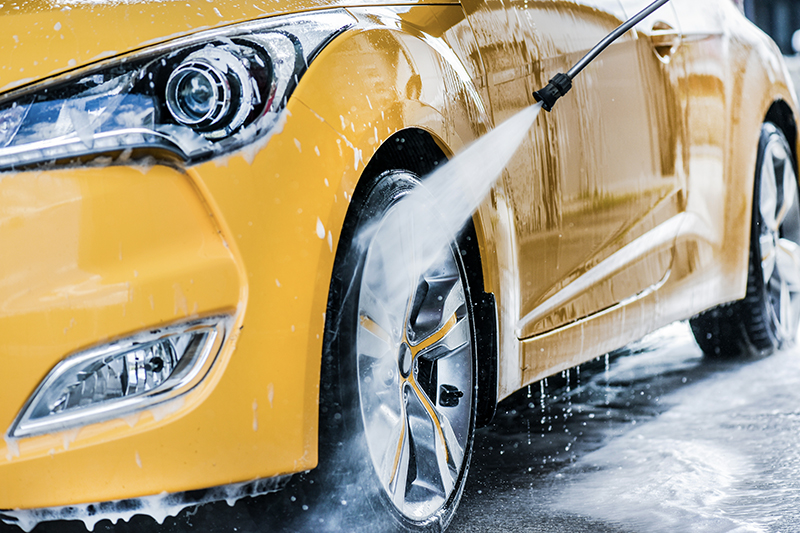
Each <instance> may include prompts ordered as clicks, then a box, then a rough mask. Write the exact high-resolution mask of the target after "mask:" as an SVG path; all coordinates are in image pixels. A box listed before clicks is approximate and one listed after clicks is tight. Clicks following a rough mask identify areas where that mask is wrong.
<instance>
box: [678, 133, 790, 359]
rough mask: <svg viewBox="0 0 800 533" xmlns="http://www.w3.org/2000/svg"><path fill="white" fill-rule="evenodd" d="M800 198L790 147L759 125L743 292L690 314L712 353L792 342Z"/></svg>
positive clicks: (763, 349)
mask: <svg viewBox="0 0 800 533" xmlns="http://www.w3.org/2000/svg"><path fill="white" fill-rule="evenodd" d="M799 243H800V198H798V191H797V174H796V171H795V166H794V163H793V158H792V151H791V149H790V148H789V144H788V143H787V142H786V138H785V137H784V135H783V133H782V132H781V131H780V130H779V129H778V128H777V127H776V126H775V125H774V124H772V123H769V122H768V123H765V124H764V125H763V126H762V128H761V137H760V139H759V143H758V157H757V163H756V174H755V189H754V192H753V212H752V229H751V235H750V260H749V267H748V278H747V293H746V295H745V298H744V299H742V300H739V301H736V302H733V303H730V304H726V305H723V306H720V307H716V308H714V309H711V310H709V311H706V312H705V313H702V314H700V315H698V316H696V317H695V318H693V319H691V320H690V322H689V323H690V325H691V327H692V332H693V333H694V337H695V339H696V340H697V344H698V345H699V346H700V348H701V349H702V350H703V352H704V353H705V354H706V356H708V357H713V358H728V357H737V356H754V355H761V356H763V355H768V354H770V353H772V352H773V351H775V350H776V349H779V348H783V347H786V346H789V345H791V344H793V343H794V339H795V336H796V335H797V324H798V319H799V318H800V246H798V244H799Z"/></svg>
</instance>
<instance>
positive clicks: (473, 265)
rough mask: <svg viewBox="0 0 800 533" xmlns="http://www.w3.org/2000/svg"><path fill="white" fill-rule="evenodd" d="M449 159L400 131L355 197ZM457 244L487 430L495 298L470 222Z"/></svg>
mask: <svg viewBox="0 0 800 533" xmlns="http://www.w3.org/2000/svg"><path fill="white" fill-rule="evenodd" d="M447 159H448V158H447V154H445V152H444V151H443V150H442V148H441V147H440V146H439V144H438V143H437V142H436V140H435V139H434V137H433V136H432V135H431V134H430V133H428V132H427V131H425V130H421V129H417V128H413V129H406V130H402V131H399V132H397V133H395V134H394V135H392V136H391V137H389V139H387V140H386V142H384V143H383V144H382V145H381V146H380V148H378V151H377V152H376V153H375V155H374V156H373V157H372V158H371V159H370V161H369V163H367V166H366V168H365V169H364V174H363V175H362V177H361V180H360V181H359V184H358V186H357V187H356V191H355V193H354V194H355V195H356V197H358V194H359V191H360V190H361V189H362V188H365V187H368V186H369V185H370V184H371V182H372V181H373V180H375V179H377V178H378V176H380V175H381V174H382V173H383V172H385V171H387V170H392V169H404V170H410V171H412V172H414V173H415V174H417V175H418V176H425V175H427V174H430V173H431V172H432V171H433V170H434V169H435V168H436V167H437V166H439V165H440V164H443V163H445V162H446V161H447ZM458 240H459V247H460V249H461V257H462V260H463V262H464V267H465V271H466V276H467V281H468V284H469V289H470V297H471V300H472V307H473V315H474V316H475V329H476V337H477V339H476V342H477V347H476V349H477V351H478V354H479V355H480V354H485V355H483V356H482V357H481V356H479V357H478V372H477V375H478V398H477V411H478V412H477V413H476V421H477V425H478V426H485V425H486V424H488V423H489V422H490V421H491V420H492V417H493V416H494V412H495V409H496V407H497V356H498V340H497V337H498V335H497V306H496V304H495V299H494V295H493V294H491V293H485V292H484V291H483V288H484V286H485V285H484V282H483V267H482V265H481V257H480V248H479V246H478V238H477V234H476V232H475V225H474V224H473V223H472V220H471V219H470V220H469V222H468V223H467V225H466V227H465V228H464V230H463V232H462V234H461V235H460V236H459V239H458Z"/></svg>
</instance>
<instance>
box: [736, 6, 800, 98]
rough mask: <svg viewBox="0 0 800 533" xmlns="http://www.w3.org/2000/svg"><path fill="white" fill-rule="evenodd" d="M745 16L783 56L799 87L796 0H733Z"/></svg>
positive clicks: (799, 8)
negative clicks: (766, 34)
mask: <svg viewBox="0 0 800 533" xmlns="http://www.w3.org/2000/svg"><path fill="white" fill-rule="evenodd" d="M734 2H736V3H737V4H739V6H740V7H743V8H744V13H745V15H747V18H749V19H750V20H752V21H753V22H755V24H756V25H757V26H758V27H759V28H761V29H762V30H764V31H765V32H766V33H768V34H769V35H770V36H771V37H772V38H773V39H774V40H775V42H776V43H777V44H778V46H779V47H780V49H781V52H783V55H784V56H786V65H787V67H788V68H789V73H790V74H791V75H792V79H793V80H794V85H795V90H798V88H800V55H799V54H798V52H800V0H734Z"/></svg>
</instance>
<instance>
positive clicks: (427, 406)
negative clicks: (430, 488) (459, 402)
mask: <svg viewBox="0 0 800 533" xmlns="http://www.w3.org/2000/svg"><path fill="white" fill-rule="evenodd" d="M453 318H455V315H453ZM448 322H449V321H448ZM408 382H409V383H410V384H411V387H412V388H413V389H414V390H415V391H416V393H417V398H419V401H420V402H422V406H423V407H424V408H425V410H426V411H428V415H429V416H430V417H431V420H432V421H433V425H434V426H435V427H436V432H437V433H438V434H439V438H440V439H442V444H444V459H445V461H449V460H450V450H449V449H448V448H447V440H446V439H445V438H444V430H443V429H442V423H441V422H439V416H438V415H437V414H436V410H435V409H434V408H433V404H431V402H430V400H429V399H428V395H427V394H425V393H424V392H423V391H422V389H420V388H419V386H418V385H417V380H416V379H415V378H414V373H413V372H412V373H411V375H410V376H408Z"/></svg>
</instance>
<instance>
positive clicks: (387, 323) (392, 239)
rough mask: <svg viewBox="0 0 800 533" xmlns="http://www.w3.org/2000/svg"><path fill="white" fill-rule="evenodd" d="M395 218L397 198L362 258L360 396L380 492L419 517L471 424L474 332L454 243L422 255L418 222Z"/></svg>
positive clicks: (439, 493)
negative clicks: (415, 225)
mask: <svg viewBox="0 0 800 533" xmlns="http://www.w3.org/2000/svg"><path fill="white" fill-rule="evenodd" d="M398 217H401V214H400V211H399V210H398V209H397V205H395V206H393V207H390V208H389V210H388V211H386V213H385V214H384V216H383V217H382V219H381V220H380V222H379V223H378V225H377V227H376V228H375V230H374V232H373V233H372V235H371V237H372V238H371V242H370V244H369V248H368V250H367V254H366V256H365V259H364V265H363V275H362V278H361V282H360V291H359V300H358V321H359V323H358V328H357V335H356V337H357V338H356V353H357V367H358V374H357V375H358V394H359V404H360V410H361V416H362V420H363V427H364V432H365V438H366V442H367V447H368V449H369V454H370V458H371V460H372V465H373V467H374V469H375V472H376V474H377V477H378V479H379V481H380V485H381V487H382V490H383V491H384V493H385V496H387V498H388V499H389V501H391V503H392V505H393V506H394V507H395V508H396V510H397V511H398V512H399V513H400V514H401V515H403V516H404V517H406V518H408V519H410V520H413V521H422V520H425V519H426V518H428V517H430V516H432V515H433V514H435V513H436V512H437V511H438V510H439V509H441V508H442V507H443V506H445V505H446V504H447V502H448V500H449V499H450V498H451V496H452V495H453V493H454V492H455V491H456V490H457V488H458V486H459V484H460V481H459V480H460V476H461V474H462V469H463V468H464V455H465V453H466V451H467V447H468V446H469V439H470V431H471V429H472V428H471V423H472V412H471V410H472V405H473V394H474V392H473V368H472V365H473V362H472V358H473V346H472V342H473V341H472V338H473V337H472V334H471V331H472V330H471V325H470V322H469V320H470V319H469V314H468V312H467V305H468V303H467V295H466V289H465V286H464V281H463V274H462V269H461V266H460V260H459V256H458V253H457V250H456V249H455V246H454V244H453V243H450V244H449V245H446V246H443V247H442V249H441V250H440V251H439V252H438V253H437V254H435V257H430V256H429V257H421V255H422V253H423V252H422V250H428V249H427V248H426V247H425V246H421V245H420V242H419V241H420V240H424V238H422V235H423V234H422V233H418V232H417V230H420V229H422V228H414V225H413V219H412V220H410V221H409V220H408V219H407V218H403V220H402V223H401V222H400V220H399V219H398ZM398 231H399V235H398ZM428 252H429V250H428V251H427V252H424V253H426V254H427V255H430V254H429V253H428Z"/></svg>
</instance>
